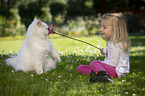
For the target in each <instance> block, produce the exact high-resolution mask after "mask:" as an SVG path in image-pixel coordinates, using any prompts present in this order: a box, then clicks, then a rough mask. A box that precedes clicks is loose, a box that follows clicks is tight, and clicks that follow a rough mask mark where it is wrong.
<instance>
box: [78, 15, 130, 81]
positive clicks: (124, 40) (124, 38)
mask: <svg viewBox="0 0 145 96" xmlns="http://www.w3.org/2000/svg"><path fill="white" fill-rule="evenodd" d="M100 33H101V36H102V38H103V39H104V40H106V41H107V47H106V48H102V49H100V52H101V53H102V54H103V55H105V60H104V61H97V60H94V61H92V62H91V63H90V65H80V66H79V67H78V72H79V73H80V74H92V73H93V74H95V76H94V77H92V78H91V79H90V82H106V81H112V80H111V79H110V77H111V78H118V77H121V76H124V75H126V74H128V73H129V53H128V51H129V49H130V47H131V42H130V39H129V36H128V33H127V27H126V19H125V17H124V16H123V15H121V14H119V13H106V14H104V15H103V17H102V21H101V28H100Z"/></svg>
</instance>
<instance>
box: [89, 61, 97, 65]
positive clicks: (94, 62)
mask: <svg viewBox="0 0 145 96" xmlns="http://www.w3.org/2000/svg"><path fill="white" fill-rule="evenodd" d="M97 63H98V61H97V60H93V61H92V62H91V63H90V66H93V65H94V64H97Z"/></svg>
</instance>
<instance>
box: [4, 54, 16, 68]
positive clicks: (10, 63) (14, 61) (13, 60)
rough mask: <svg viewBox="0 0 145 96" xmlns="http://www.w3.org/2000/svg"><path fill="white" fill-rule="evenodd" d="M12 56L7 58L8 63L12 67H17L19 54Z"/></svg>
mask: <svg viewBox="0 0 145 96" xmlns="http://www.w3.org/2000/svg"><path fill="white" fill-rule="evenodd" d="M10 57H11V58H8V59H6V60H5V62H6V65H11V66H12V67H14V68H15V65H16V59H17V56H15V55H11V56H10Z"/></svg>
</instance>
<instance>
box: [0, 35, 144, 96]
mask: <svg viewBox="0 0 145 96" xmlns="http://www.w3.org/2000/svg"><path fill="white" fill-rule="evenodd" d="M79 39H81V40H84V41H87V42H90V43H91V44H94V45H96V46H97V47H99V48H103V47H105V44H106V43H105V41H103V40H102V39H101V37H100V36H94V37H79ZM50 40H51V41H52V42H53V45H54V47H55V49H56V50H57V51H58V52H59V53H60V55H61V59H62V62H61V63H58V64H57V68H56V69H55V70H52V71H50V72H47V73H43V74H41V75H37V74H35V72H28V73H24V72H22V71H18V72H15V71H14V69H13V68H12V67H10V66H6V65H5V62H4V60H5V59H6V58H8V57H9V55H10V54H15V53H17V51H18V49H19V48H20V46H21V43H22V41H23V38H18V39H17V38H15V39H5V38H0V96H81V95H82V96H144V94H145V71H144V68H145V64H144V61H145V60H144V59H145V41H144V40H145V36H131V40H132V50H131V51H130V73H129V74H128V75H127V76H126V77H124V78H118V79H113V80H114V82H111V83H105V84H102V83H94V84H90V83H89V79H90V77H89V76H87V75H83V76H82V75H79V74H78V71H77V68H78V66H79V65H81V64H86V65H87V64H89V63H90V62H91V61H92V60H95V59H97V60H103V59H104V57H103V56H101V55H100V53H99V51H98V50H97V49H95V48H93V47H91V46H88V45H86V44H83V43H81V42H78V41H74V40H71V39H67V38H50ZM24 59H25V58H24Z"/></svg>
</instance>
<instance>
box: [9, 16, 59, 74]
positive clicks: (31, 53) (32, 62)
mask: <svg viewBox="0 0 145 96" xmlns="http://www.w3.org/2000/svg"><path fill="white" fill-rule="evenodd" d="M47 28H48V26H47V24H46V23H44V22H42V21H40V20H37V19H36V18H35V19H34V21H33V22H32V23H31V24H30V25H29V27H28V30H27V35H26V38H25V40H24V41H23V43H22V46H21V48H20V49H19V51H18V54H17V56H12V58H8V59H7V60H6V64H7V65H12V66H13V67H14V68H15V70H16V71H18V70H22V71H24V72H28V71H36V73H37V74H42V73H43V72H47V71H50V70H52V69H55V68H56V62H61V59H60V56H59V55H58V53H57V51H56V50H55V49H54V47H53V46H52V43H51V41H50V40H49V39H48V38H47V37H46V36H47V35H48V29H47ZM54 59H55V60H54Z"/></svg>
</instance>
